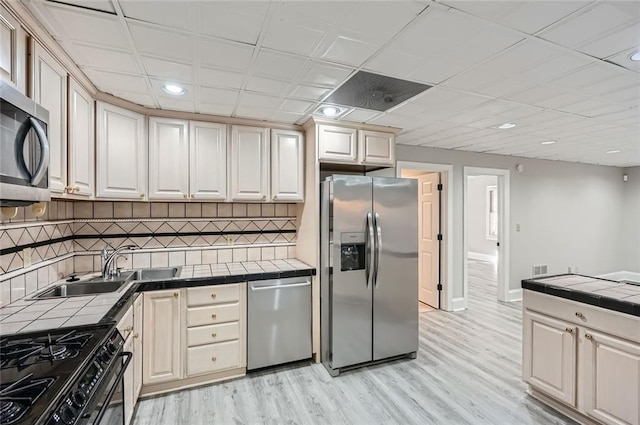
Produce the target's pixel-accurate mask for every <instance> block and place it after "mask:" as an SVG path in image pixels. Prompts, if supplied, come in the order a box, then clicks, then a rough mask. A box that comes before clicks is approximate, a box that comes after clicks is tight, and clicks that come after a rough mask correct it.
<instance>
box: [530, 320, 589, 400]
mask: <svg viewBox="0 0 640 425" xmlns="http://www.w3.org/2000/svg"><path fill="white" fill-rule="evenodd" d="M576 332H577V330H576V327H575V325H573V324H570V323H566V322H562V321H560V320H556V319H553V318H551V317H548V316H544V315H542V314H538V313H534V312H532V311H529V310H526V311H525V313H524V339H523V348H524V349H523V351H524V356H523V357H524V359H523V369H524V370H523V372H524V380H525V381H526V382H527V383H529V385H531V386H533V387H535V388H536V389H538V390H540V391H543V392H544V393H546V394H548V395H550V396H551V397H554V398H556V399H558V400H560V401H562V402H564V403H567V404H569V405H571V406H575V404H576V381H575V380H576V356H577V350H576V337H575V335H576Z"/></svg>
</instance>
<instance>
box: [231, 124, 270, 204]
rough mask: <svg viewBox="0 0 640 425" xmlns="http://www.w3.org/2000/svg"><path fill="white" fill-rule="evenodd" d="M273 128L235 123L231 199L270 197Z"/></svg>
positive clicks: (261, 198) (251, 199)
mask: <svg viewBox="0 0 640 425" xmlns="http://www.w3.org/2000/svg"><path fill="white" fill-rule="evenodd" d="M269 168H270V167H269V130H268V129H266V128H262V127H247V126H239V125H234V126H232V127H231V161H230V180H231V200H232V201H266V200H267V199H269V174H270V173H269Z"/></svg>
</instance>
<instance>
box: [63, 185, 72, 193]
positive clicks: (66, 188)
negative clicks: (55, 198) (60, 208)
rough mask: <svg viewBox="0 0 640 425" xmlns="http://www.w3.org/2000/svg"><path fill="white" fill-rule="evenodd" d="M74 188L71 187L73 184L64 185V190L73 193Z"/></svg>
mask: <svg viewBox="0 0 640 425" xmlns="http://www.w3.org/2000/svg"><path fill="white" fill-rule="evenodd" d="M72 190H73V189H71V186H65V187H64V191H65V192H67V193H71V191H72Z"/></svg>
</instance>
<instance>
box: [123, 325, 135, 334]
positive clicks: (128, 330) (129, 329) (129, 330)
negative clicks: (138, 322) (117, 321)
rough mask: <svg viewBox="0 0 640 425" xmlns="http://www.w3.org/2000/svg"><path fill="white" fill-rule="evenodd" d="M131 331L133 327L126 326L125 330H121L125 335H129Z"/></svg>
mask: <svg viewBox="0 0 640 425" xmlns="http://www.w3.org/2000/svg"><path fill="white" fill-rule="evenodd" d="M132 330H133V326H127V327H126V328H124V329H123V331H125V332H126V333H131V331H132Z"/></svg>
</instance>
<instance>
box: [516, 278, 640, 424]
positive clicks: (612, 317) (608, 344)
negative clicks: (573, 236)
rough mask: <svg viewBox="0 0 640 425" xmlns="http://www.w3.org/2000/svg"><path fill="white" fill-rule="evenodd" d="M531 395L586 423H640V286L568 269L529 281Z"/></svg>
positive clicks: (526, 337) (527, 375) (526, 358)
mask: <svg viewBox="0 0 640 425" xmlns="http://www.w3.org/2000/svg"><path fill="white" fill-rule="evenodd" d="M522 288H523V289H524V291H523V292H524V296H523V315H524V317H523V379H524V381H525V382H527V384H529V394H530V395H532V396H533V397H535V398H537V399H539V400H541V401H542V402H544V403H546V404H548V405H549V406H551V407H553V408H555V409H557V410H559V411H561V412H563V413H564V414H566V415H567V416H569V417H571V418H573V419H575V420H577V421H579V422H580V423H584V424H632V425H639V424H640V286H638V285H635V284H633V283H622V282H616V281H612V280H607V279H601V278H596V277H591V276H584V275H575V274H566V275H558V276H550V277H543V278H537V279H527V280H523V281H522Z"/></svg>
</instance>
